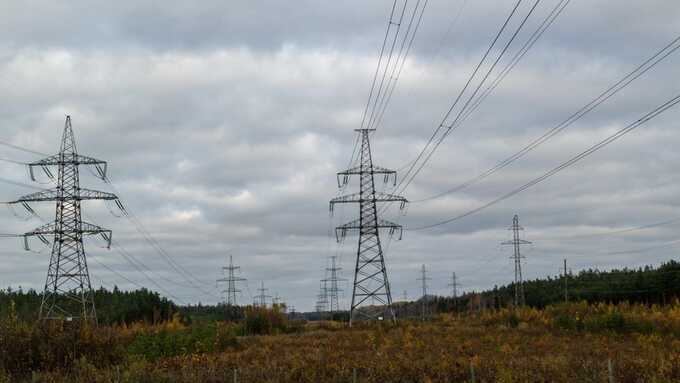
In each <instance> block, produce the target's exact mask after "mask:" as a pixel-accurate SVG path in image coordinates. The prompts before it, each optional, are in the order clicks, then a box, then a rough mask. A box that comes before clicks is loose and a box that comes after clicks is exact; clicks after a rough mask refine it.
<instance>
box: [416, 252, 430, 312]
mask: <svg viewBox="0 0 680 383" xmlns="http://www.w3.org/2000/svg"><path fill="white" fill-rule="evenodd" d="M431 279H432V278H430V277H428V276H427V270H426V269H425V265H424V264H423V265H422V266H421V268H420V278H418V280H419V281H420V282H421V289H422V293H423V298H422V305H423V312H422V319H423V320H425V318H426V317H427V281H429V280H431Z"/></svg>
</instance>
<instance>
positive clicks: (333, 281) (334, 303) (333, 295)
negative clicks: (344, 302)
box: [322, 255, 347, 314]
mask: <svg viewBox="0 0 680 383" xmlns="http://www.w3.org/2000/svg"><path fill="white" fill-rule="evenodd" d="M337 258H338V257H337V256H335V255H333V256H331V267H327V268H326V272H329V273H330V277H329V278H326V279H324V280H323V281H322V282H324V283H329V284H330V287H328V288H327V290H326V291H327V296H328V299H327V300H328V311H330V312H331V314H332V313H334V312H337V311H340V294H339V293H340V292H341V291H342V289H340V286H339V284H338V282H342V281H346V280H347V279H345V278H340V277H339V276H338V271H340V270H342V267H339V266H337V264H336V259H337Z"/></svg>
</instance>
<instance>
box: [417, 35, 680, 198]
mask: <svg viewBox="0 0 680 383" xmlns="http://www.w3.org/2000/svg"><path fill="white" fill-rule="evenodd" d="M678 48H680V36H678V37H677V38H675V39H674V40H673V41H671V42H670V43H669V44H667V45H666V46H664V47H663V48H662V49H661V50H659V51H658V52H656V53H655V54H654V55H653V56H651V57H650V58H648V59H647V60H645V61H644V62H643V63H642V64H640V65H639V66H637V67H636V68H635V69H634V70H633V71H631V72H630V73H628V74H626V75H625V76H624V77H623V78H621V79H620V80H619V81H617V82H616V83H615V84H613V85H612V86H610V87H609V88H607V89H606V90H605V91H604V92H602V93H601V94H599V95H598V96H597V97H595V98H594V99H593V100H591V101H590V102H588V103H587V104H586V105H584V106H583V107H581V108H580V109H579V110H577V111H576V112H574V113H572V114H571V115H570V116H568V117H567V118H566V119H565V120H564V121H562V122H560V123H559V124H557V125H556V126H555V127H553V128H552V129H550V130H548V131H547V132H545V133H544V134H542V135H541V136H540V137H538V138H536V139H534V140H533V141H531V142H530V143H529V144H527V145H526V146H524V147H523V148H522V149H521V150H519V151H518V152H516V153H514V154H513V155H511V156H509V157H507V158H506V159H504V160H503V161H500V162H499V163H498V164H496V165H494V166H493V167H491V168H490V169H488V170H486V171H484V172H482V173H481V174H479V175H477V176H475V177H473V178H471V179H469V180H467V181H465V182H463V183H461V184H460V185H458V186H456V187H454V188H451V189H448V190H446V191H443V192H440V193H437V194H435V195H433V196H430V197H427V198H423V199H420V200H417V201H415V202H425V201H430V200H433V199H436V198H439V197H442V196H445V195H448V194H451V193H455V192H458V191H460V190H463V189H465V188H467V187H469V186H471V185H474V184H476V183H478V182H480V181H482V180H483V179H485V178H487V177H489V176H491V175H492V174H494V173H496V172H497V171H499V170H501V169H503V168H505V167H507V166H508V165H510V164H511V163H513V162H515V161H517V160H518V159H520V158H522V157H524V155H526V154H527V153H529V152H531V151H532V150H534V149H535V148H537V147H538V146H540V145H541V144H543V143H544V142H546V141H548V140H549V139H551V138H552V137H554V136H555V135H557V134H559V133H560V132H562V131H563V130H565V129H566V128H568V127H570V126H571V125H572V124H573V123H575V122H576V121H578V120H580V119H581V118H582V117H584V116H585V115H586V114H588V113H589V112H591V111H592V110H593V109H595V108H597V107H598V106H599V105H600V104H602V103H604V102H605V101H607V100H608V99H609V98H611V97H612V96H614V95H615V94H617V93H618V92H619V91H621V90H622V89H624V88H625V87H627V86H628V85H629V84H630V83H631V82H633V81H635V80H636V79H637V78H639V77H640V76H642V75H643V74H645V73H646V72H647V71H649V70H650V69H652V68H653V67H655V66H656V65H657V64H658V63H660V62H661V61H663V60H664V59H666V58H667V57H668V56H669V55H671V54H672V53H674V52H675V51H677V50H678Z"/></svg>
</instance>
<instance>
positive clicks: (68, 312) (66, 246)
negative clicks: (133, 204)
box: [10, 116, 123, 323]
mask: <svg viewBox="0 0 680 383" xmlns="http://www.w3.org/2000/svg"><path fill="white" fill-rule="evenodd" d="M81 165H86V166H92V167H94V169H95V171H96V176H97V177H98V178H101V179H102V180H106V170H107V165H106V162H105V161H102V160H98V159H96V158H92V157H87V156H84V155H81V154H78V151H77V149H76V141H75V137H74V135H73V128H72V127H71V117H70V116H66V122H65V124H64V132H63V135H62V138H61V147H60V150H59V153H57V154H55V155H52V156H49V157H47V158H44V159H42V160H39V161H36V162H31V163H30V164H28V167H29V171H30V175H31V179H33V180H34V181H35V177H34V169H35V168H40V169H42V170H43V171H44V172H45V174H47V175H48V176H50V178H54V177H53V174H54V173H53V171H52V170H50V168H53V167H56V168H57V177H56V182H57V186H56V187H55V188H53V189H46V190H43V191H39V192H36V193H32V194H28V195H26V196H23V197H21V198H19V199H17V200H15V201H12V202H10V204H21V205H23V206H24V207H26V208H27V209H28V210H29V211H32V209H31V208H30V206H29V204H30V203H31V202H43V201H55V202H56V213H55V219H54V221H53V222H49V223H47V224H45V225H43V226H40V227H38V228H36V229H34V230H32V231H30V232H27V233H25V234H24V246H25V248H26V249H27V250H28V237H31V236H35V237H37V238H38V239H40V240H41V241H42V242H44V243H45V244H48V243H49V241H48V240H47V239H46V237H47V236H53V237H54V240H53V241H52V254H51V256H50V265H49V268H48V269H47V278H46V279H45V288H44V291H43V296H42V303H41V305H40V314H39V317H40V319H67V320H72V319H75V320H81V321H93V322H95V323H96V321H97V314H96V311H95V307H94V298H93V292H92V285H91V283H90V274H89V272H88V268H87V259H86V257H85V248H84V247H83V236H84V235H97V234H98V235H101V236H102V237H103V238H104V240H106V242H107V244H108V247H110V246H111V230H107V229H104V228H101V227H99V226H97V225H94V224H91V223H88V222H83V220H82V218H81V202H82V201H85V200H110V201H115V203H116V205H117V206H118V207H119V208H120V209H121V210H123V206H122V205H121V203H120V201H118V197H117V196H116V195H115V194H112V193H106V192H102V191H97V190H91V189H85V188H81V187H80V174H79V167H80V166H81Z"/></svg>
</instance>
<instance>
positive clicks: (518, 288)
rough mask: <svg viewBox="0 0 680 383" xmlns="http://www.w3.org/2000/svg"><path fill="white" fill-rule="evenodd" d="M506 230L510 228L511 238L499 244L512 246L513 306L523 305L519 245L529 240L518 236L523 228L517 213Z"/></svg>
mask: <svg viewBox="0 0 680 383" xmlns="http://www.w3.org/2000/svg"><path fill="white" fill-rule="evenodd" d="M508 230H512V240H511V241H505V242H502V243H501V245H512V246H513V254H512V255H511V256H510V259H513V260H514V262H515V307H518V306H524V305H525V303H526V300H525V297H524V281H523V280H522V258H524V256H523V255H521V254H520V246H521V245H528V244H531V242H529V241H525V240H523V239H521V238H520V235H519V232H520V231H521V230H524V228H523V227H522V226H520V225H519V217H518V216H517V214H515V216H514V217H513V218H512V226H510V227H509V228H508Z"/></svg>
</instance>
